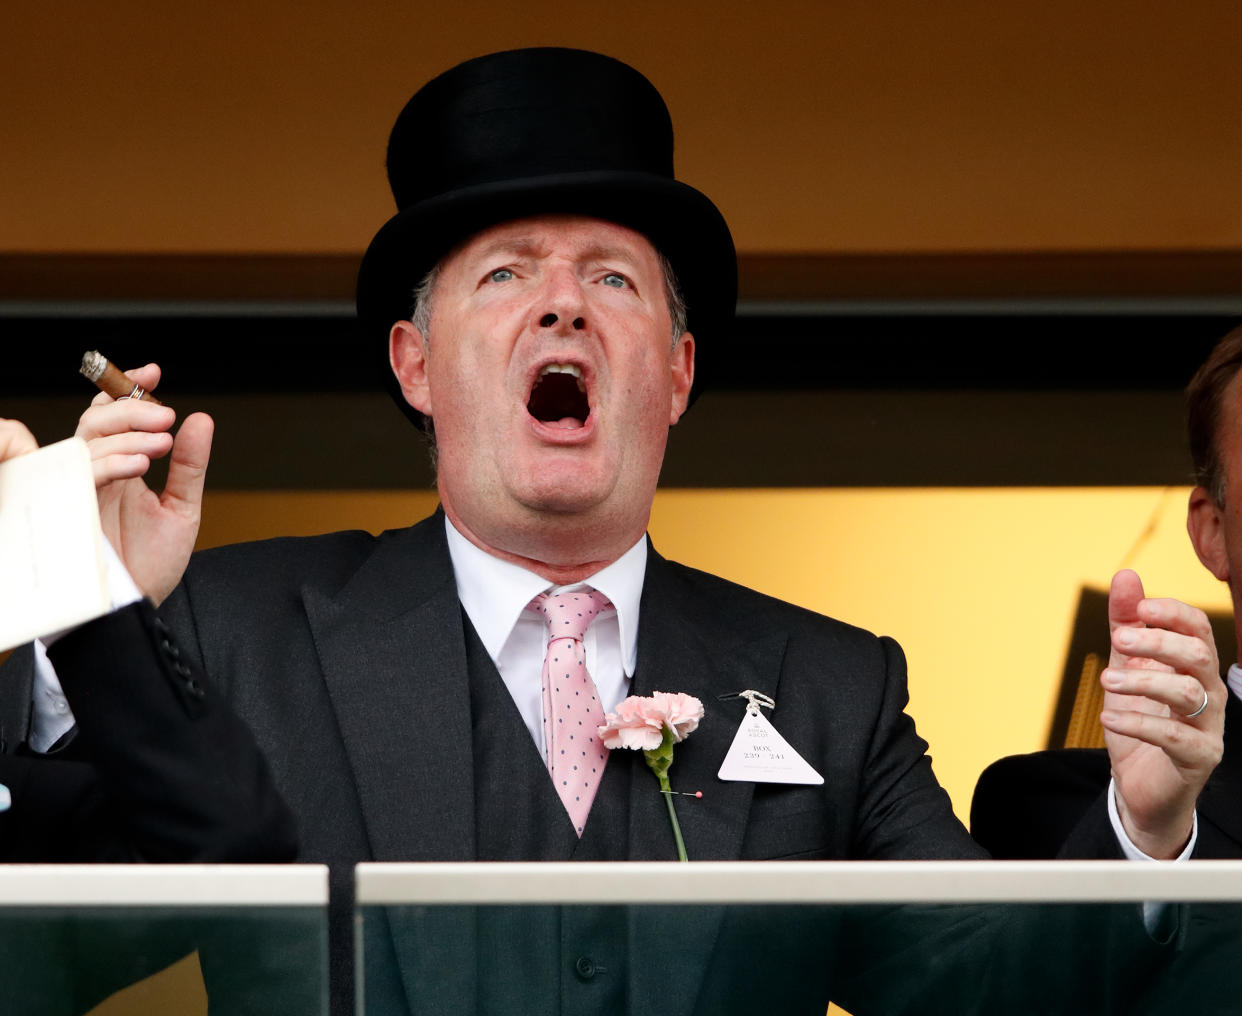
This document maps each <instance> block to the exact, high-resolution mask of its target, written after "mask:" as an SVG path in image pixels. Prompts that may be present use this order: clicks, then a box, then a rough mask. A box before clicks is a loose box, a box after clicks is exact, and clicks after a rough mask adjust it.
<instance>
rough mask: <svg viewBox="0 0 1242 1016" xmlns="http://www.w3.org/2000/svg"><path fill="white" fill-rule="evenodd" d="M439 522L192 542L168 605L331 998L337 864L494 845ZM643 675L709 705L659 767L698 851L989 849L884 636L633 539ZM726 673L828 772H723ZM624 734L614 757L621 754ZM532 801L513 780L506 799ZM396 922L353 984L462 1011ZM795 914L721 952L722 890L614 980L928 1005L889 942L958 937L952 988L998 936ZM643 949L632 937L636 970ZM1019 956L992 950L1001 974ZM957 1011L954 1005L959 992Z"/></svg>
mask: <svg viewBox="0 0 1242 1016" xmlns="http://www.w3.org/2000/svg"><path fill="white" fill-rule="evenodd" d="M443 527H444V522H443V517H442V515H440V514H439V513H437V514H436V515H434V516H433V517H432V518H430V519H428V520H425V521H424V522H422V523H420V524H418V525H416V526H414V527H412V528H410V529H406V530H399V531H394V532H388V533H385V534H383V535H382V536H380V537H378V538H376V537H372V536H370V535H368V534H366V533H337V534H332V535H328V536H323V537H315V538H309V539H283V540H272V541H265V542H262V543H258V544H250V545H242V546H236V547H229V548H221V549H219V550H213V551H208V552H206V553H203V554H199V555H196V557H195V558H194V560H193V562H192V564H191V566H190V569H189V571H188V572H187V574H186V577H185V581H184V582H183V584H182V586H181V587H180V588H179V590H178V591H177V592H176V593H175V594H174V596H173V597H172V598H171V599H170V600H169V601H168V603H166V604H165V606H164V609H163V613H164V615H165V617H166V618H167V620H168V622H169V624H170V625H171V626H172V627H173V628H174V629H175V630H176V631H177V632H178V634H179V637H180V638H181V640H182V641H183V642H184V643H186V644H187V645H189V646H190V647H191V653H192V655H194V656H195V657H196V659H197V661H199V662H201V665H202V666H203V668H204V669H205V671H206V672H207V673H208V674H210V675H211V677H212V678H213V679H214V680H215V681H216V682H217V683H218V684H220V685H221V686H222V687H223V688H224V691H225V694H226V695H227V696H228V697H229V699H230V701H231V703H232V705H233V707H234V708H235V709H236V710H237V712H238V713H239V714H240V715H241V716H242V717H243V718H244V719H246V720H247V721H248V722H249V724H250V725H251V727H252V729H253V731H254V733H255V736H256V738H257V739H258V741H259V743H260V745H261V747H262V748H263V750H264V752H265V753H266V755H267V757H268V759H269V761H270V763H271V766H272V769H273V772H274V775H275V779H276V782H277V785H278V786H279V788H280V790H281V792H282V794H283V796H284V797H285V800H286V801H287V802H288V803H289V805H290V806H291V807H292V809H293V811H294V813H295V814H296V815H297V816H298V819H299V828H300V834H301V854H300V857H301V859H302V860H304V861H313V862H326V863H328V864H329V865H331V866H332V871H333V880H332V881H333V884H332V889H333V904H332V906H333V918H332V936H333V941H332V949H331V951H332V956H333V1001H334V1007H335V1009H336V1011H340V1012H344V1011H347V1009H348V1006H349V1004H350V1002H351V999H352V988H351V984H350V976H351V972H350V967H349V956H350V947H351V944H352V938H351V931H352V924H351V911H350V900H351V886H352V882H351V880H352V866H353V864H354V863H356V862H359V861H365V860H378V861H420V860H421V861H450V860H475V859H480V860H486V859H487V858H484V857H480V854H479V851H478V849H477V847H476V835H475V816H474V811H473V802H474V800H475V788H474V771H473V754H472V749H471V743H472V742H471V739H472V727H471V707H470V700H469V694H468V673H467V657H466V649H465V645H466V635H467V629H466V624H467V623H468V622H466V621H465V620H464V618H463V613H462V610H461V607H460V604H459V602H458V599H457V595H456V587H455V584H454V579H453V572H452V567H451V563H450V559H449V556H448V550H447V545H446V541H445V536H444V529H443ZM657 689H658V690H664V691H681V692H687V693H689V694H692V695H695V696H697V697H698V698H700V699H701V700H702V701H703V702H704V703H705V705H706V706H707V714H706V716H705V718H704V720H703V722H702V724H701V725H700V727H699V729H698V730H697V731H696V732H695V733H694V734H693V736H692V737H690V738H689V739H688V740H687V741H686V742H685V743H684V744H681V745H679V746H678V748H677V755H676V762H675V765H674V770H673V779H674V783H675V785H677V786H681V787H690V788H695V789H703V790H704V797H703V799H702V800H701V801H697V802H695V803H694V804H693V805H690V806H686V807H683V808H680V809H679V814H680V817H681V825H682V830H683V833H684V836H685V841H686V846H687V850H688V851H689V854H690V856H691V858H692V859H695V860H734V859H772V858H784V859H853V858H860V859H872V860H879V859H922V858H974V857H980V856H983V854H982V851H981V850H980V849H979V848H978V847H977V846H976V845H975V844H974V842H973V841H972V840H971V839H970V838H969V836H968V835H967V833H966V831H965V829H964V828H963V827H962V825H961V824H960V823H959V822H958V821H957V819H956V818H955V817H954V815H953V812H952V810H951V808H950V803H949V799H948V796H947V795H946V794H945V792H944V791H943V790H942V789H941V788H940V787H939V785H938V784H937V783H936V780H935V778H934V776H933V775H932V771H931V764H930V760H929V759H928V757H927V755H926V754H925V749H926V744H925V743H924V742H923V741H922V740H921V739H920V738H919V737H918V735H917V734H916V732H915V729H914V724H913V722H912V721H911V720H910V718H909V717H908V716H907V715H906V714H905V712H904V709H905V705H906V699H907V694H906V680H905V667H904V659H903V657H902V654H901V651H900V649H899V648H898V647H897V645H896V644H895V643H894V642H892V641H891V640H888V639H883V638H876V637H875V636H873V635H871V634H869V633H867V632H864V631H861V630H860V629H857V628H853V627H850V626H848V625H845V624H842V623H840V622H837V621H834V620H831V619H828V618H825V617H822V616H819V615H816V614H813V613H811V612H809V611H806V610H802V609H799V608H797V607H794V606H791V605H790V604H787V603H783V602H780V601H778V600H775V599H772V598H770V597H766V596H763V595H761V594H759V593H756V592H754V591H751V590H748V589H744V588H742V587H740V586H737V585H734V584H732V583H729V582H726V581H723V580H721V579H719V578H716V577H713V576H711V575H707V574H705V573H702V572H699V571H695V570H692V569H689V568H685V567H682V566H679V565H676V564H672V563H670V562H667V561H665V560H664V559H663V558H661V557H660V556H659V555H657V554H656V553H655V552H654V551H653V550H649V554H648V565H647V573H646V580H645V583H644V588H643V595H642V603H641V621H640V631H639V642H638V663H637V668H636V672H635V675H634V679H633V684H632V689H631V690H632V692H633V693H635V694H650V693H651V692H652V691H654V690H657ZM743 689H754V690H756V691H760V692H763V693H765V694H767V695H770V696H771V697H772V698H774V699H775V701H776V708H775V709H774V710H773V711H772V713H771V719H772V721H773V723H774V725H775V726H776V728H777V729H778V730H779V731H780V732H781V733H782V734H783V735H784V737H785V738H786V739H787V740H788V741H789V742H790V744H791V745H792V746H793V747H794V748H795V749H796V750H797V751H798V752H799V753H800V754H801V755H802V756H803V757H804V758H805V759H806V760H807V761H808V762H809V763H810V764H811V765H812V766H814V767H815V768H816V769H817V770H818V771H819V772H820V773H821V774H822V775H823V776H824V780H825V782H824V785H823V786H822V787H806V786H785V785H775V784H765V785H755V784H751V783H732V782H722V781H720V780H718V779H717V778H716V771H717V769H718V768H719V766H720V764H721V761H722V760H723V758H724V756H725V753H726V751H727V749H728V747H729V745H730V743H731V741H732V738H733V736H734V733H735V731H736V729H737V727H738V724H739V722H740V720H741V718H742V713H743V703H742V702H741V701H739V700H733V701H720V696H721V695H725V694H730V693H733V694H736V693H737V692H740V691H742V690H743ZM620 754H622V753H618V752H614V754H613V758H612V759H610V765H615V764H626V761H623V760H621V759H618V757H617V756H618V755H620ZM624 754H625V755H630V756H631V758H630V759H629V760H628V764H630V765H632V766H634V767H635V770H634V773H633V778H632V779H631V780H630V788H631V790H630V797H629V819H628V837H627V840H628V842H627V844H626V849H625V852H624V856H626V857H628V858H629V859H633V860H649V859H654V860H671V859H673V858H674V857H675V852H674V846H673V839H672V834H671V832H670V829H669V822H668V817H667V811H666V808H665V805H664V802H663V800H662V799H661V797H660V795H658V794H656V793H652V792H651V786H650V784H651V782H652V777H651V776H650V774H649V773H646V771H645V770H644V769H643V768H642V761H641V758H640V757H639V756H638V754H637V753H624ZM529 810H530V809H529V807H528V806H527V802H524V801H522V800H514V801H513V802H512V821H513V822H515V823H517V822H522V821H523V820H524V818H525V816H526V814H527V813H528V812H529ZM394 920H395V921H396V923H395V924H394V930H393V940H394V943H396V944H395V945H394V947H393V966H394V968H395V970H394V971H393V972H392V974H391V977H390V978H389V980H388V981H387V982H386V983H384V984H382V985H380V984H379V983H378V982H373V981H369V982H368V985H367V990H368V994H369V995H370V996H371V997H374V996H375V995H376V993H377V992H378V993H382V994H383V995H384V997H386V998H389V999H390V1003H389V1004H390V1005H391V1006H392V1009H391V1011H393V1012H397V1011H400V1007H401V1006H403V1005H407V1006H408V1008H409V1009H410V1011H415V1010H421V1011H453V1008H454V1007H456V1008H458V1009H460V1010H469V1009H470V1008H471V1003H470V998H471V997H472V994H471V992H472V987H471V978H472V977H473V975H474V968H473V966H471V967H470V969H469V971H463V970H462V969H461V966H462V965H461V963H460V962H456V963H455V962H454V961H453V959H452V957H444V956H440V955H438V954H437V953H436V951H435V949H434V948H430V947H429V946H428V943H427V940H426V939H424V940H423V946H422V948H420V949H411V948H403V947H402V945H401V943H402V942H404V941H406V940H407V932H409V933H410V934H412V933H413V930H412V929H410V928H403V927H401V926H400V922H401V920H402V918H400V917H399V916H398V917H397V918H395V919H394ZM760 923H762V922H760ZM1136 923H1137V922H1136ZM757 927H758V926H756V925H753V924H752V926H751V931H752V932H753V931H755V929H756V928H757ZM798 927H800V924H799V922H796V921H793V920H792V919H784V920H782V922H781V923H780V925H779V928H784V929H786V930H785V932H784V933H783V935H784V938H783V939H781V941H780V945H779V948H777V946H776V945H774V944H773V942H772V940H771V936H767V937H766V938H765V936H762V935H757V934H756V939H755V942H754V943H753V945H754V949H753V950H752V952H754V951H757V952H758V953H759V954H762V955H766V956H769V958H773V957H775V956H776V955H780V956H782V957H783V958H784V960H785V961H786V962H788V963H789V964H791V965H790V966H789V967H788V969H786V970H784V971H781V970H776V969H773V968H772V967H771V965H770V964H769V966H768V968H767V969H763V968H755V969H749V968H748V967H747V965H746V964H745V963H739V960H738V956H737V955H736V954H735V953H734V952H732V951H730V950H728V949H724V950H723V951H722V946H721V942H720V941H718V936H723V932H722V930H721V918H720V914H719V912H715V913H714V914H710V915H701V916H700V917H697V918H695V919H694V920H693V921H690V922H683V923H682V924H679V925H675V926H673V927H671V928H667V929H666V930H665V935H666V936H667V944H668V945H669V946H670V949H671V951H670V952H669V954H668V955H667V957H665V958H664V959H663V961H662V962H664V963H665V964H666V965H669V964H672V965H673V967H672V971H670V977H669V978H667V979H660V978H648V979H646V980H645V981H644V982H643V983H635V982H631V984H630V988H629V994H628V999H629V1006H630V1009H631V1011H634V1012H666V1013H673V1012H695V1011H701V1012H710V1011H718V1010H719V1008H720V1005H721V1004H724V1003H725V1002H726V1001H728V1000H733V999H743V998H744V997H745V996H746V995H747V992H748V991H749V992H751V994H753V996H754V999H755V1000H756V1001H757V1002H762V1001H763V1000H764V999H765V998H766V999H767V1001H768V1002H769V1003H770V1002H771V1001H772V999H773V997H774V996H773V995H772V994H771V989H772V986H773V985H775V984H778V983H779V984H783V985H785V987H783V988H782V991H783V992H784V994H783V995H779V996H777V997H782V998H785V999H786V1001H787V1003H788V1004H787V1005H785V1006H784V1007H782V1006H779V1005H778V1008H782V1011H788V1012H795V1011H808V1012H816V1011H818V1012H822V1011H823V1005H824V1003H825V1001H826V995H827V993H829V992H832V993H833V994H835V995H837V996H838V997H839V998H840V999H841V1000H842V1001H843V1002H846V1003H847V1004H849V1003H851V1002H855V1003H856V1004H860V1005H861V1006H863V1007H864V1008H863V1009H860V1011H865V1006H866V1005H867V1004H868V1003H869V1002H870V1001H872V1000H874V999H881V1000H883V1002H882V1004H883V1005H884V1006H885V1007H886V1008H885V1009H883V1010H881V1011H900V1010H901V1009H902V1008H903V1007H905V1006H907V1005H908V1006H911V1007H913V1008H914V1009H915V1010H916V1011H926V1008H927V1001H926V1000H927V996H926V995H921V994H910V993H909V992H908V991H907V990H905V989H901V990H898V986H897V981H898V979H897V978H895V977H894V976H893V971H894V966H893V964H894V963H896V962H897V960H896V957H898V956H901V963H900V966H901V969H904V970H906V971H911V970H912V969H913V971H914V972H913V974H912V979H913V980H914V981H915V982H917V981H919V979H920V972H919V970H918V964H917V963H912V960H913V959H914V958H915V957H917V956H923V957H924V958H927V957H931V958H932V959H931V960H929V964H928V966H927V968H926V970H925V971H924V972H925V973H928V974H929V976H930V975H931V973H932V972H933V971H932V968H933V967H935V968H936V969H940V968H943V967H949V966H952V963H948V962H945V961H946V959H947V958H948V957H950V956H953V955H960V954H962V953H963V951H966V952H969V951H971V950H974V952H975V953H976V959H978V960H980V962H976V963H974V964H973V965H971V968H972V969H974V970H975V972H976V976H975V977H974V978H973V979H972V980H971V982H970V984H969V985H968V986H967V987H966V988H964V989H962V990H963V991H964V992H965V994H964V995H963V996H962V997H963V998H973V997H974V996H975V995H977V994H979V990H978V989H979V988H980V985H981V984H982V983H983V981H984V980H986V979H987V978H986V977H984V976H983V975H982V974H980V973H979V971H980V970H988V969H989V968H988V965H987V962H986V958H985V957H986V956H987V954H988V951H989V950H990V949H992V947H993V941H994V940H995V939H996V937H997V936H995V935H991V934H989V933H988V929H989V921H988V920H985V919H980V918H979V916H978V915H967V916H965V917H961V916H953V917H949V918H948V919H946V918H945V917H944V915H931V916H928V915H916V914H914V913H912V912H909V911H906V912H904V914H903V916H902V917H901V919H900V920H896V921H889V922H886V921H884V920H870V921H868V922H866V924H865V926H863V928H862V930H861V931H859V927H858V926H857V925H852V926H850V927H851V929H852V930H850V931H849V932H848V933H847V932H844V931H842V930H841V929H842V926H841V925H839V924H836V923H833V924H832V926H831V929H829V928H828V927H827V926H826V925H825V924H824V923H823V922H819V923H817V924H816V925H815V929H816V930H815V931H814V932H813V933H812V932H808V933H806V934H798V933H796V932H794V931H793V929H795V928H798ZM992 930H994V929H992ZM856 932H857V933H856ZM651 937H652V939H653V940H655V939H658V938H659V937H660V936H659V935H656V934H653V935H652V936H651ZM778 938H780V936H778ZM774 950H775V951H774ZM903 953H904V955H902V954H903ZM658 954H659V950H653V953H652V956H651V957H650V958H649V959H650V963H651V964H652V967H651V969H652V970H653V971H654V970H656V968H657V967H658V965H659V963H660V962H661V958H660V956H659V955H658ZM713 956H714V957H715V959H712V957H713ZM636 965H639V966H641V964H636ZM1097 965H1098V964H1097ZM446 970H447V971H448V972H449V973H447V974H446ZM709 971H710V973H709ZM791 971H792V973H791ZM1012 973H1013V971H1012V970H1011V969H1007V968H1005V967H1004V965H1003V964H998V965H995V968H994V976H995V978H997V979H1000V978H1004V977H1006V976H1007V975H1011V974H1012ZM446 976H447V977H449V978H450V979H452V978H456V983H455V984H454V985H453V986H452V990H450V991H448V992H447V993H446V995H445V997H446V998H448V999H456V1001H455V1002H445V1003H444V1004H443V1005H442V1006H441V1005H440V1003H438V1002H437V1001H435V999H434V997H433V995H434V993H429V992H428V991H427V990H426V988H425V986H426V985H427V984H429V983H432V982H433V981H434V980H435V979H436V978H437V977H439V978H440V979H441V980H443V979H444V978H445V977H446ZM747 978H749V979H747ZM429 979H430V980H429ZM455 992H456V994H454V993H455ZM933 997H934V996H933ZM945 997H946V998H947V997H949V996H945ZM858 1000H861V1001H858ZM872 1011H875V1010H874V1009H873V1010H872ZM958 1011H965V1010H963V1009H962V1008H961V1005H960V1004H958ZM1030 1011H1039V1010H1038V1009H1037V1008H1031V1009H1030Z"/></svg>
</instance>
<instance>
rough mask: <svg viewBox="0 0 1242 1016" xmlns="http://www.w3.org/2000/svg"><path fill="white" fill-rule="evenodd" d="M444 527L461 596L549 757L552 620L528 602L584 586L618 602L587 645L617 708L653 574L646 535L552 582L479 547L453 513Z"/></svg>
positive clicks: (592, 666)
mask: <svg viewBox="0 0 1242 1016" xmlns="http://www.w3.org/2000/svg"><path fill="white" fill-rule="evenodd" d="M444 530H445V532H446V533H447V535H448V548H449V557H450V558H451V559H452V561H453V575H454V577H455V578H456V580H457V598H458V599H459V600H460V601H461V605H462V608H463V609H464V610H465V611H466V616H467V617H469V618H470V623H471V624H472V625H474V630H475V631H476V632H477V633H478V635H479V640H480V641H481V642H482V643H483V648H484V649H486V650H487V655H488V656H490V657H491V658H492V662H493V663H495V664H496V669H497V670H498V671H500V677H501V679H502V680H503V681H504V682H505V687H506V688H508V689H509V694H510V695H512V696H513V701H514V703H515V704H516V705H517V707H518V712H519V713H521V714H522V722H523V723H525V724H526V729H527V730H529V731H530V736H531V737H532V738H534V740H535V744H536V745H538V746H539V752H540V754H541V755H543V757H544V758H545V759H546V758H547V746H546V745H545V744H544V743H543V692H542V684H543V660H544V656H545V655H546V654H547V647H548V625H547V622H546V621H545V620H544V617H543V615H542V614H537V613H535V612H534V611H533V610H529V609H528V606H529V604H530V601H531V600H533V599H534V598H535V597H536V596H538V595H539V594H540V593H544V592H548V591H551V592H553V593H564V592H571V591H573V590H576V589H581V588H582V587H583V586H590V587H591V588H592V589H596V590H598V591H599V592H601V593H603V594H604V595H605V596H606V597H608V599H609V601H610V602H611V603H612V605H613V609H612V610H605V611H601V612H600V613H599V614H598V615H597V616H596V618H595V620H594V621H592V622H591V626H590V627H589V628H587V630H586V635H585V636H584V637H583V640H582V644H583V647H584V649H585V650H586V665H587V673H588V674H590V675H591V678H592V680H594V681H595V687H596V689H597V690H598V692H599V700H600V704H601V705H602V706H603V707H604V711H605V712H608V711H610V710H612V709H615V708H616V706H617V703H618V702H620V701H621V700H622V699H623V698H625V697H626V695H628V694H629V688H630V678H631V677H633V676H634V664H635V662H636V660H637V656H638V608H639V600H640V599H641V598H642V592H643V578H644V577H645V576H646V574H647V538H646V537H645V536H644V537H642V538H641V539H640V540H639V541H638V542H637V543H635V544H634V546H632V547H631V548H630V549H629V550H627V551H626V552H625V553H624V554H622V555H621V556H620V557H619V558H617V560H616V561H614V562H613V563H612V564H610V565H608V566H607V567H606V568H601V569H600V570H599V571H598V572H596V573H595V574H594V575H592V576H590V577H589V578H587V579H585V580H584V581H582V582H578V583H575V584H573V585H570V586H554V585H552V583H550V582H549V581H548V580H547V579H545V578H543V577H542V576H539V575H536V574H535V573H534V572H532V571H527V570H526V569H525V568H522V567H521V566H519V565H516V564H512V563H510V562H508V561H502V560H500V559H499V558H496V557H492V555H491V554H488V553H487V552H486V551H483V550H480V549H479V548H478V547H476V546H475V545H474V544H473V543H471V542H470V541H469V540H467V539H466V538H465V537H464V536H462V535H461V533H459V532H458V531H457V530H456V529H455V528H454V526H453V524H452V523H451V522H450V521H449V520H448V517H447V516H445V519H444Z"/></svg>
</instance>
